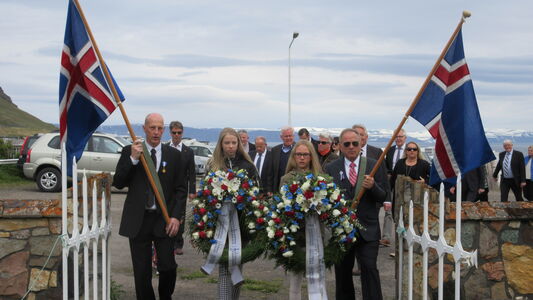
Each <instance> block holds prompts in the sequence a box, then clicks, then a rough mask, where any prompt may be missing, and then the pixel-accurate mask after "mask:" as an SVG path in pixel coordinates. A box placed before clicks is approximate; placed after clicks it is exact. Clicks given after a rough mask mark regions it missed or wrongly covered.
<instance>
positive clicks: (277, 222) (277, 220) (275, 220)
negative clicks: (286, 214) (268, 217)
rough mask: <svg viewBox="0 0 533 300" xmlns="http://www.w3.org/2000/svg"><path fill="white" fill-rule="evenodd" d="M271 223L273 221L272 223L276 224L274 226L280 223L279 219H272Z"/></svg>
mask: <svg viewBox="0 0 533 300" xmlns="http://www.w3.org/2000/svg"><path fill="white" fill-rule="evenodd" d="M272 221H274V223H276V224H279V223H281V219H280V218H274V219H272Z"/></svg>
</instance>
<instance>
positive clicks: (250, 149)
mask: <svg viewBox="0 0 533 300" xmlns="http://www.w3.org/2000/svg"><path fill="white" fill-rule="evenodd" d="M252 151H255V144H252V143H250V142H248V155H249V154H250V153H251V152H252Z"/></svg>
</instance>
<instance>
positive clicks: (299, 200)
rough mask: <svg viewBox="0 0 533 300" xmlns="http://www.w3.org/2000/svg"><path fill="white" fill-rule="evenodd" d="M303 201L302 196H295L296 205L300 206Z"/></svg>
mask: <svg viewBox="0 0 533 300" xmlns="http://www.w3.org/2000/svg"><path fill="white" fill-rule="evenodd" d="M304 200H305V197H304V195H301V194H300V195H298V196H296V203H298V204H302V202H304Z"/></svg>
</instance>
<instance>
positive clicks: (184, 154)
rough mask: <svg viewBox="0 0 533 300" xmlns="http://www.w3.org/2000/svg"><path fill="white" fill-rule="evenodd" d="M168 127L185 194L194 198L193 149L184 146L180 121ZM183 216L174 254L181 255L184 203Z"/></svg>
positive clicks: (184, 199)
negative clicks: (177, 156)
mask: <svg viewBox="0 0 533 300" xmlns="http://www.w3.org/2000/svg"><path fill="white" fill-rule="evenodd" d="M168 127H169V129H170V137H171V138H172V139H171V140H170V142H169V144H168V145H169V146H170V147H173V148H176V149H178V151H180V152H181V165H182V166H183V168H182V171H183V177H184V178H185V181H186V184H187V194H188V197H189V199H191V200H192V199H194V196H195V194H196V169H195V166H194V151H193V150H192V149H191V148H189V147H187V146H185V145H184V144H183V142H182V139H183V124H181V122H180V121H172V122H170V125H169V126H168ZM178 201H183V203H186V201H187V199H186V197H184V198H183V199H178ZM182 215H183V216H184V217H183V219H182V220H180V222H181V224H182V225H181V226H180V229H179V231H178V234H177V235H176V240H175V244H174V253H175V254H176V255H183V232H184V229H185V205H184V206H183V214H182Z"/></svg>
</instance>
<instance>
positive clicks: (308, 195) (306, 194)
mask: <svg viewBox="0 0 533 300" xmlns="http://www.w3.org/2000/svg"><path fill="white" fill-rule="evenodd" d="M314 196H315V193H313V191H305V193H304V197H305V199H311V198H313V197H314Z"/></svg>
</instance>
